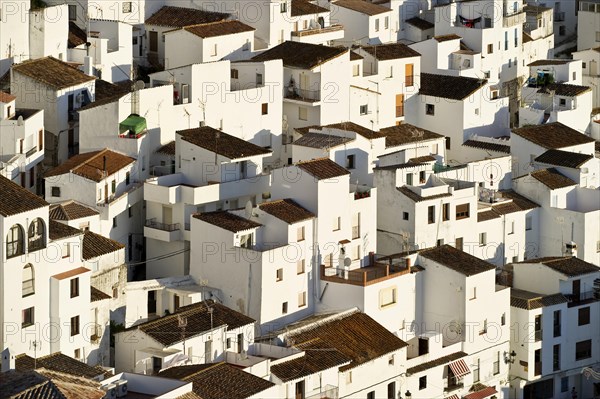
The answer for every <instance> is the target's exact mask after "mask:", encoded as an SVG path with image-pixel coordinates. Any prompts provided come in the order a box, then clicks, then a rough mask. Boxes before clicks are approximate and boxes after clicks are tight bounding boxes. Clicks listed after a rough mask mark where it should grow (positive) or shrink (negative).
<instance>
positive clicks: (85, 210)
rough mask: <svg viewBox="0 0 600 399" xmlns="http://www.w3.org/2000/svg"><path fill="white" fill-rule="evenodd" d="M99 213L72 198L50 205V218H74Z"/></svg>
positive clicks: (66, 219)
mask: <svg viewBox="0 0 600 399" xmlns="http://www.w3.org/2000/svg"><path fill="white" fill-rule="evenodd" d="M99 214H100V212H98V211H97V210H95V209H94V208H90V207H89V206H87V205H83V204H81V203H79V202H77V201H74V200H70V201H67V202H63V203H60V204H52V205H50V219H52V220H65V221H68V220H76V219H81V218H86V217H91V216H97V215H99Z"/></svg>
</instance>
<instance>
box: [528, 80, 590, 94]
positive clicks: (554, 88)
mask: <svg viewBox="0 0 600 399" xmlns="http://www.w3.org/2000/svg"><path fill="white" fill-rule="evenodd" d="M588 91H592V88H591V87H589V86H579V85H572V84H567V83H551V84H549V85H546V86H544V87H542V88H541V89H539V90H538V91H537V92H538V93H546V94H550V93H551V92H554V94H556V95H557V96H564V97H575V96H579V95H581V94H583V93H587V92H588Z"/></svg>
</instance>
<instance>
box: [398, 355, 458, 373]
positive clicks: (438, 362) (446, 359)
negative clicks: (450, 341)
mask: <svg viewBox="0 0 600 399" xmlns="http://www.w3.org/2000/svg"><path fill="white" fill-rule="evenodd" d="M466 356H467V354H466V353H465V352H455V353H451V354H449V355H446V356H442V357H439V358H437V359H433V360H430V361H428V362H425V363H421V364H419V365H416V366H413V367H409V368H408V369H406V373H407V374H417V373H420V372H422V371H425V370H429V369H431V368H433V367H437V366H443V365H446V364H448V363H450V362H453V361H455V360H458V359H462V358H463V357H466Z"/></svg>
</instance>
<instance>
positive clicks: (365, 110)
mask: <svg viewBox="0 0 600 399" xmlns="http://www.w3.org/2000/svg"><path fill="white" fill-rule="evenodd" d="M368 113H369V106H368V105H361V106H360V114H361V115H367V114H368Z"/></svg>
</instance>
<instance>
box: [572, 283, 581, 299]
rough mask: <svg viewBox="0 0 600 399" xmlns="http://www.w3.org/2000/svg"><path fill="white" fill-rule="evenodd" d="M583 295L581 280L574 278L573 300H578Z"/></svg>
mask: <svg viewBox="0 0 600 399" xmlns="http://www.w3.org/2000/svg"><path fill="white" fill-rule="evenodd" d="M580 296H581V280H573V300H574V301H578V300H579V298H580Z"/></svg>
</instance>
